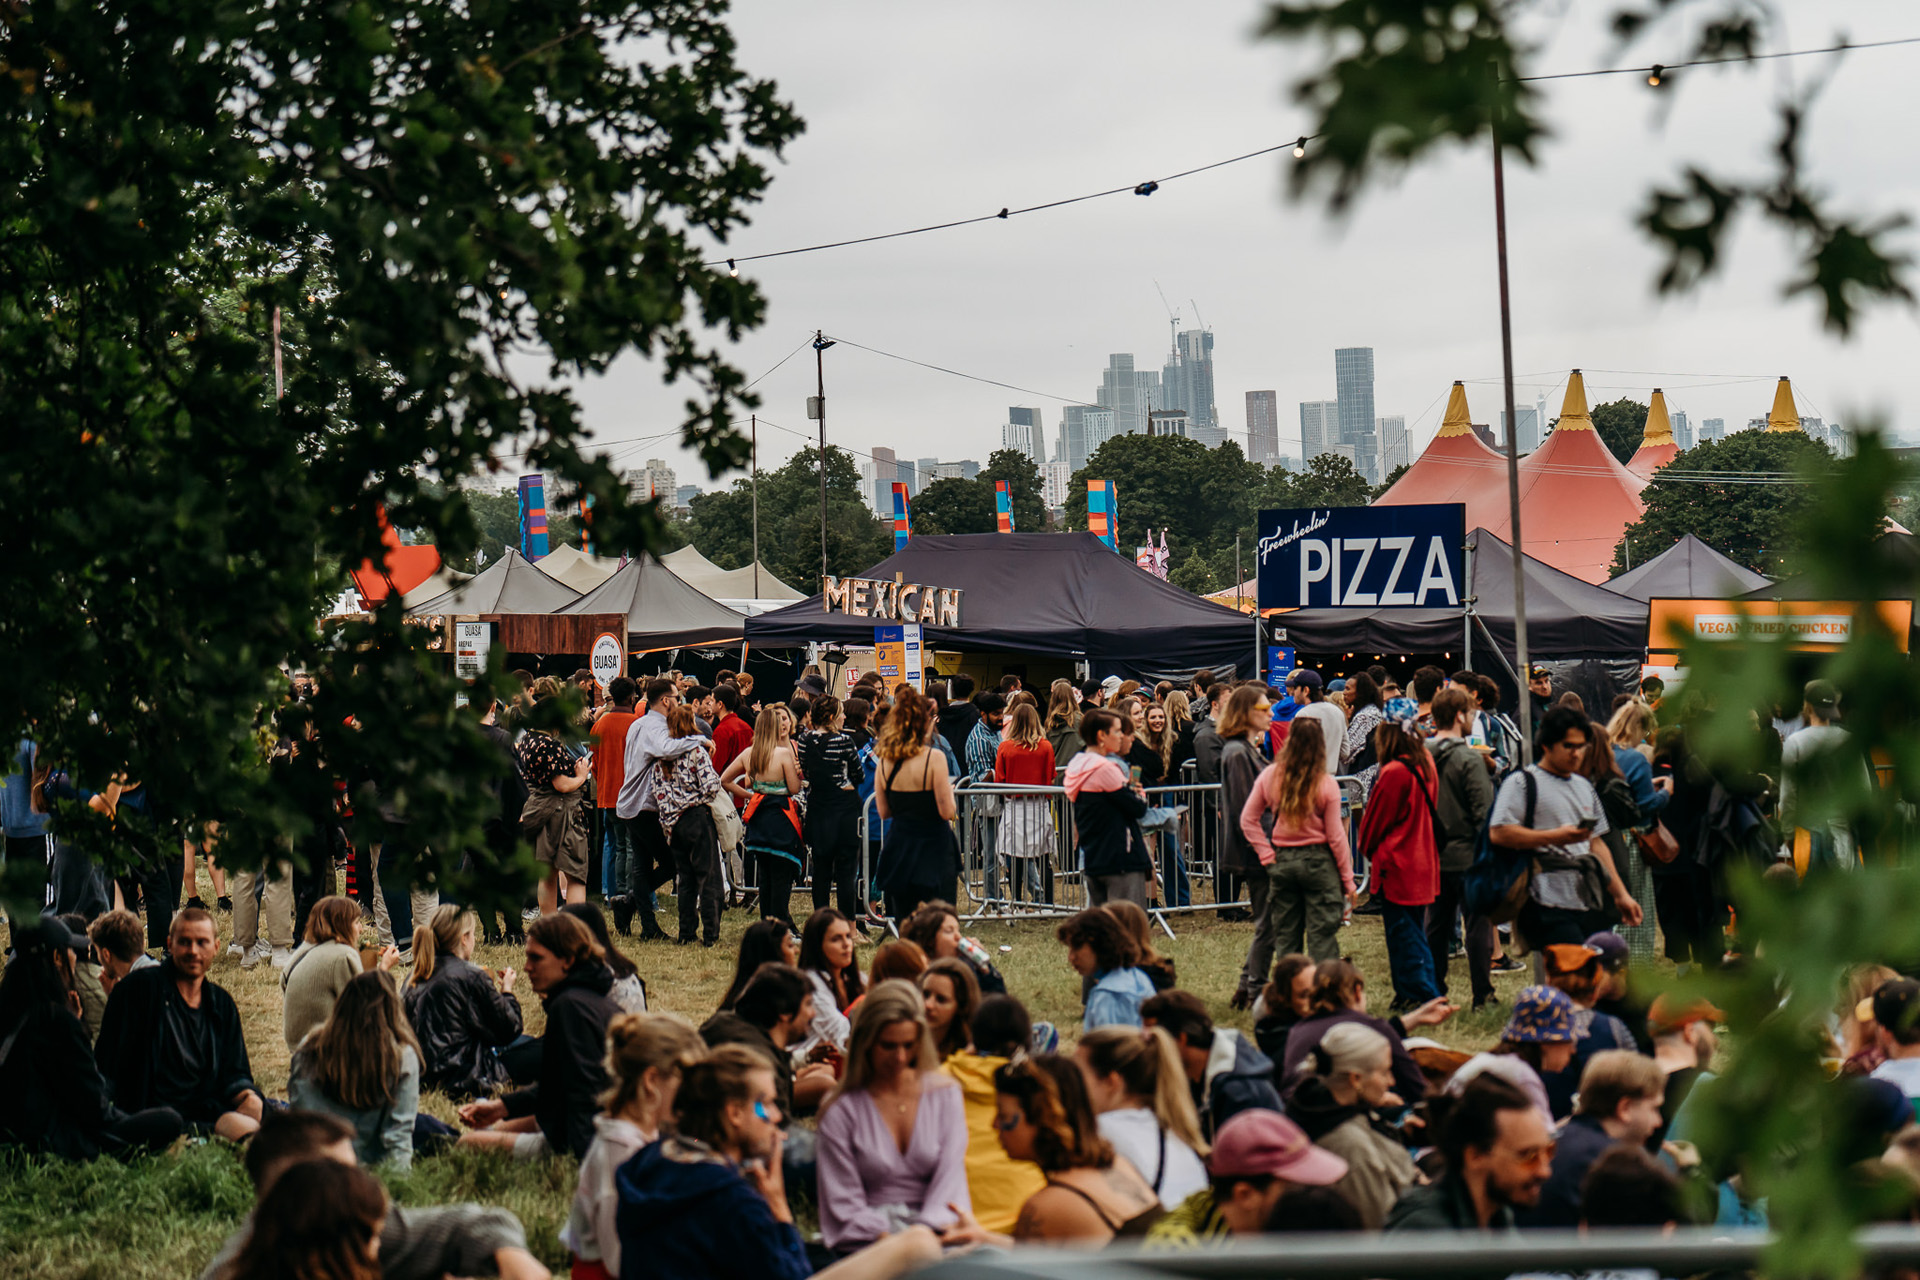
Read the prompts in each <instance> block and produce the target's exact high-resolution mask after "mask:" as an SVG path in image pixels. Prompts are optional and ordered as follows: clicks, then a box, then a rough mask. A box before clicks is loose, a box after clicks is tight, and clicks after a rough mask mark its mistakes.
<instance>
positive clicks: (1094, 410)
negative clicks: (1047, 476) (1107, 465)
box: [1053, 404, 1118, 475]
mask: <svg viewBox="0 0 1920 1280" xmlns="http://www.w3.org/2000/svg"><path fill="white" fill-rule="evenodd" d="M1114 422H1115V418H1114V412H1113V410H1112V409H1106V408H1102V407H1100V406H1099V405H1091V404H1070V405H1068V406H1067V407H1066V408H1064V409H1062V410H1061V411H1060V440H1059V443H1058V444H1057V445H1056V446H1055V448H1054V451H1053V456H1054V460H1055V461H1057V462H1064V463H1066V464H1067V473H1068V474H1069V475H1071V474H1072V473H1073V472H1076V471H1078V470H1080V468H1082V467H1084V466H1086V465H1087V459H1088V458H1091V457H1092V456H1093V455H1094V454H1095V453H1096V452H1097V451H1098V450H1099V448H1100V446H1101V445H1103V444H1105V443H1106V442H1107V441H1108V440H1111V439H1112V438H1113V437H1114V436H1115V435H1117V434H1118V432H1117V431H1116V430H1115V427H1114Z"/></svg>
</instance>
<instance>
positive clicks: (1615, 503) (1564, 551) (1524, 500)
mask: <svg viewBox="0 0 1920 1280" xmlns="http://www.w3.org/2000/svg"><path fill="white" fill-rule="evenodd" d="M1645 487H1646V481H1644V480H1642V479H1641V478H1640V477H1639V476H1636V475H1634V474H1633V473H1632V472H1631V471H1628V470H1627V469H1626V468H1625V467H1624V466H1622V465H1620V460H1619V459H1618V458H1616V457H1614V456H1613V454H1612V453H1611V452H1610V451H1609V450H1608V449H1607V446H1606V443H1605V442H1604V441H1603V440H1601V439H1600V433H1599V432H1598V431H1596V430H1594V428H1593V419H1592V417H1591V416H1589V415H1588V413H1587V388H1586V383H1585V382H1584V381H1583V380H1582V379H1581V377H1580V371H1579V370H1578V369H1575V370H1574V371H1573V373H1572V375H1571V376H1570V377H1569V378H1568V379H1567V396H1566V400H1565V402H1564V403H1563V404H1562V406H1561V409H1560V421H1559V423H1558V425H1556V426H1555V427H1554V429H1553V431H1552V433H1551V434H1550V435H1548V437H1547V442H1546V443H1545V444H1543V445H1541V446H1540V447H1539V448H1538V449H1536V450H1534V451H1533V452H1532V453H1530V454H1528V455H1527V457H1526V459H1525V460H1524V461H1523V462H1521V464H1520V532H1521V536H1522V537H1523V538H1525V540H1526V547H1527V551H1528V553H1529V554H1530V555H1532V556H1533V557H1534V558H1536V559H1538V560H1541V561H1543V562H1545V563H1546V564H1549V565H1552V566H1553V567H1554V568H1556V569H1559V570H1560V571H1562V572H1563V573H1570V574H1572V575H1573V576H1575V577H1576V578H1583V579H1585V580H1586V581H1588V582H1591V583H1599V582H1604V581H1606V579H1607V575H1608V574H1609V573H1610V572H1611V571H1612V566H1613V549H1614V547H1616V546H1618V545H1619V542H1620V536H1621V534H1623V533H1625V532H1626V528H1627V526H1628V525H1630V524H1632V523H1633V522H1634V521H1636V520H1638V519H1639V518H1640V516H1641V515H1642V513H1644V512H1645V511H1646V507H1645V505H1644V504H1643V503H1642V502H1641V501H1640V490H1641V489H1643V488H1645ZM1512 523H1513V522H1512V521H1511V520H1510V519H1508V517H1507V512H1506V510H1505V508H1502V509H1501V511H1500V513H1499V515H1498V517H1497V518H1495V519H1493V520H1490V521H1488V522H1487V523H1486V525H1485V528H1487V529H1488V530H1489V531H1490V532H1492V533H1493V534H1495V535H1496V536H1498V537H1502V538H1510V537H1512V536H1513V535H1512ZM1529 612H1531V610H1529Z"/></svg>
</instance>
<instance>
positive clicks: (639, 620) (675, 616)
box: [554, 554, 744, 649]
mask: <svg viewBox="0 0 1920 1280" xmlns="http://www.w3.org/2000/svg"><path fill="white" fill-rule="evenodd" d="M554 612H556V613H624V614H626V615H627V635H628V637H629V638H630V639H632V640H635V641H639V642H641V643H642V644H643V645H644V646H645V647H647V648H652V649H670V648H677V647H679V646H681V645H696V644H718V643H720V642H721V641H724V640H738V639H739V638H740V634H741V630H742V624H743V622H744V619H742V618H741V617H740V615H739V614H737V613H735V612H734V611H733V610H731V609H729V608H727V606H725V605H723V604H721V603H720V602H719V601H717V600H713V599H710V598H708V597H707V596H704V595H702V594H701V593H700V592H699V591H697V590H695V589H694V588H693V587H691V586H689V585H688V584H687V583H685V582H683V581H681V580H680V578H679V577H678V576H676V575H675V574H674V572H673V570H671V569H669V568H667V567H666V566H665V565H663V564H661V563H660V562H659V561H658V560H656V559H654V558H653V557H652V556H650V555H644V554H643V555H640V556H638V557H636V558H634V559H631V560H628V561H627V565H626V568H624V569H621V570H620V571H619V572H617V573H615V574H614V575H613V576H612V577H611V578H608V579H607V580H606V581H605V582H603V583H601V584H600V585H599V586H597V587H595V588H594V589H593V590H592V591H589V592H587V594H585V595H583V596H581V597H580V598H579V599H577V600H575V601H573V602H572V603H570V604H568V605H566V606H565V607H564V608H561V609H556V610H555V611H554Z"/></svg>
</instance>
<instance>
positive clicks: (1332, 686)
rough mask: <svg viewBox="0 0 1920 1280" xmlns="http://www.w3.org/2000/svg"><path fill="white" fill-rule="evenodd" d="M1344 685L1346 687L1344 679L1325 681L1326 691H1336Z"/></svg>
mask: <svg viewBox="0 0 1920 1280" xmlns="http://www.w3.org/2000/svg"><path fill="white" fill-rule="evenodd" d="M1346 687H1347V682H1346V681H1345V680H1331V681H1328V683H1327V692H1328V693H1338V692H1340V691H1341V690H1342V689H1344V688H1346Z"/></svg>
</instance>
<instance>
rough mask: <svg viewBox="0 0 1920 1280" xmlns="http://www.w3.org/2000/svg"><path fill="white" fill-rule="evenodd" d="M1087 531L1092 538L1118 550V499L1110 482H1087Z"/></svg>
mask: <svg viewBox="0 0 1920 1280" xmlns="http://www.w3.org/2000/svg"><path fill="white" fill-rule="evenodd" d="M1087 529H1088V531H1089V532H1090V533H1092V534H1093V536H1094V537H1096V538H1098V539H1100V541H1102V542H1104V543H1106V544H1107V545H1108V546H1109V547H1112V548H1113V549H1114V550H1115V551H1118V550H1120V547H1119V544H1118V542H1117V541H1116V538H1117V537H1118V535H1119V531H1120V499H1119V495H1118V494H1117V493H1115V492H1114V486H1113V481H1111V480H1089V481H1087Z"/></svg>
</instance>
